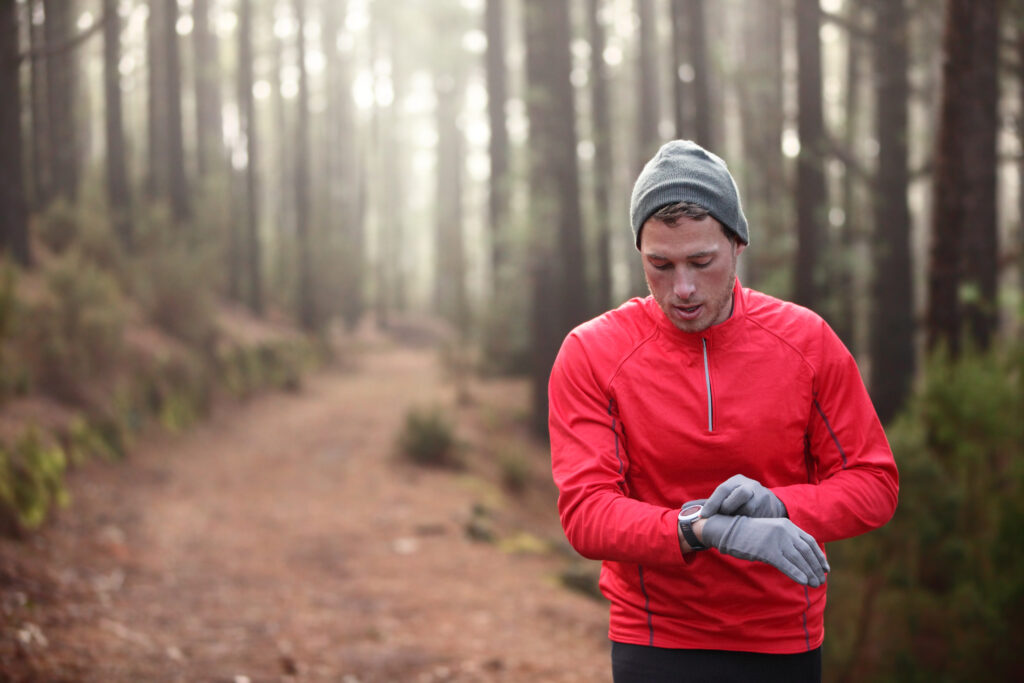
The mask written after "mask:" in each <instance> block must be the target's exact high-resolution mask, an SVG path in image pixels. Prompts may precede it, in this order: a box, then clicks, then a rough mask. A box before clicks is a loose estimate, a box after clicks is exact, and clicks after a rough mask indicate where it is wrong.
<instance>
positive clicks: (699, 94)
mask: <svg viewBox="0 0 1024 683" xmlns="http://www.w3.org/2000/svg"><path fill="white" fill-rule="evenodd" d="M684 1H685V4H686V24H687V36H688V41H687V42H688V43H689V46H690V63H691V64H692V65H693V113H694V131H693V134H694V140H696V142H697V143H698V144H700V145H702V146H704V147H706V148H708V149H710V150H714V149H715V146H716V144H717V140H715V136H714V126H713V125H712V122H711V118H712V116H711V109H712V107H711V79H710V76H711V65H710V60H709V59H708V47H707V22H706V21H705V18H704V0H684Z"/></svg>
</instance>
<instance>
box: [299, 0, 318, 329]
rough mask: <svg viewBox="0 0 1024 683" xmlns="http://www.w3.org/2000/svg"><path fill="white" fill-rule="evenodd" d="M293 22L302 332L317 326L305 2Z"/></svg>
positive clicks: (304, 1) (300, 318) (300, 317)
mask: <svg viewBox="0 0 1024 683" xmlns="http://www.w3.org/2000/svg"><path fill="white" fill-rule="evenodd" d="M295 18H296V21H297V22H298V26H297V29H298V32H297V35H296V41H297V45H298V69H299V94H298V97H297V98H296V106H297V107H298V115H297V117H296V122H295V236H296V239H297V241H298V245H297V246H298V292H297V296H298V300H297V302H296V303H297V307H298V313H299V323H300V324H301V325H302V328H303V329H304V330H314V329H315V328H316V326H317V322H318V321H317V311H316V302H315V300H314V292H313V282H314V274H313V258H312V239H311V237H310V232H311V229H310V221H309V208H310V207H309V75H308V74H307V72H306V38H305V27H306V0H295Z"/></svg>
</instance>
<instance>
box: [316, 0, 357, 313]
mask: <svg viewBox="0 0 1024 683" xmlns="http://www.w3.org/2000/svg"><path fill="white" fill-rule="evenodd" d="M346 5H347V3H346V2H329V3H327V5H326V7H325V12H326V13H325V15H324V23H325V26H326V28H327V35H328V40H330V43H329V44H327V45H325V49H326V50H327V55H328V67H327V74H328V75H329V78H330V85H329V90H328V92H329V93H330V100H329V105H328V106H329V108H330V115H329V117H328V118H329V121H330V131H331V133H330V136H329V139H330V140H331V144H330V150H329V152H330V154H331V159H332V164H331V170H330V174H331V175H330V177H331V182H330V184H331V188H332V194H331V201H332V207H333V209H334V210H335V211H336V213H332V215H334V216H336V217H337V222H336V225H335V226H334V228H333V230H336V231H337V237H338V241H339V254H338V259H339V264H340V266H339V267H340V273H339V280H338V286H339V290H340V291H339V297H338V298H339V301H338V312H339V313H340V315H341V318H342V321H343V322H344V324H345V327H346V329H348V330H350V331H351V330H353V329H354V328H355V326H356V325H357V324H358V322H359V319H360V318H361V317H362V315H363V310H364V307H365V302H364V299H365V293H364V291H363V279H364V274H365V270H366V264H365V256H364V253H363V252H364V242H365V239H364V236H363V220H362V212H361V210H360V203H361V198H360V183H361V182H362V180H361V175H362V163H361V162H360V159H361V154H362V151H361V150H360V148H359V145H358V143H357V139H356V127H355V114H354V112H353V105H352V68H351V64H350V59H351V54H350V53H346V54H344V55H342V54H340V53H339V52H338V49H337V40H336V37H337V35H338V27H339V25H340V23H341V22H340V17H344V16H345V8H346Z"/></svg>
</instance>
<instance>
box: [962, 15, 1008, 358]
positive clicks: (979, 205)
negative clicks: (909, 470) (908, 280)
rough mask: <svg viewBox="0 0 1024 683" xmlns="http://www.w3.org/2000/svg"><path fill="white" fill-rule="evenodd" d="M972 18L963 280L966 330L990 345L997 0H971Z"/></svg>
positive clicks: (995, 268) (995, 271) (995, 251)
mask: <svg viewBox="0 0 1024 683" xmlns="http://www.w3.org/2000/svg"><path fill="white" fill-rule="evenodd" d="M970 5H971V13H972V21H971V24H970V26H971V29H970V31H971V35H970V38H969V39H968V41H969V44H970V50H971V63H970V77H969V83H970V87H971V88H972V90H973V92H972V94H971V97H967V98H961V100H960V102H961V104H962V105H963V106H964V107H965V110H966V111H965V119H966V124H967V132H968V133H969V134H970V137H971V144H969V145H967V146H966V147H965V148H964V165H963V170H964V174H965V176H966V181H967V187H968V188H970V190H969V191H968V192H966V193H965V194H964V200H965V204H966V206H965V208H964V216H965V217H966V218H968V219H969V220H970V224H969V225H964V226H963V228H964V229H963V230H962V232H961V235H962V236H963V239H964V242H963V249H962V253H963V255H964V258H965V259H966V263H965V267H964V284H965V286H966V290H967V293H968V295H967V300H966V301H965V302H964V303H965V310H964V313H965V316H966V323H967V332H968V334H969V335H970V339H971V340H972V341H973V343H974V344H975V346H976V347H977V348H979V349H987V348H989V347H990V346H991V345H992V341H993V338H994V337H995V334H996V331H997V329H998V326H999V315H998V312H999V309H998V302H997V300H996V297H997V289H998V282H999V248H998V234H999V230H998V219H997V207H998V206H999V201H998V198H997V181H998V177H997V170H998V159H997V154H996V150H997V135H998V132H999V46H1000V33H999V5H1000V3H999V0H979V1H976V2H972V3H970Z"/></svg>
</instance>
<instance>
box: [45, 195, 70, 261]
mask: <svg viewBox="0 0 1024 683" xmlns="http://www.w3.org/2000/svg"><path fill="white" fill-rule="evenodd" d="M78 231H79V217H78V213H77V212H76V211H75V207H74V206H73V205H72V204H71V203H69V202H68V201H67V200H66V199H63V198H58V199H56V200H55V201H54V202H53V203H51V204H50V205H49V206H48V207H47V208H46V211H45V212H44V213H43V215H42V216H41V217H40V220H39V223H38V231H37V232H38V235H39V239H40V241H41V242H42V243H43V244H44V245H45V246H46V248H47V249H49V250H50V251H52V252H53V253H55V254H62V253H64V252H65V251H67V249H68V247H70V246H71V244H72V242H74V241H75V239H76V238H77V237H78Z"/></svg>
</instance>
